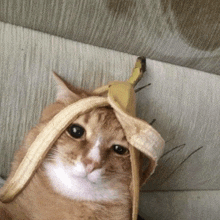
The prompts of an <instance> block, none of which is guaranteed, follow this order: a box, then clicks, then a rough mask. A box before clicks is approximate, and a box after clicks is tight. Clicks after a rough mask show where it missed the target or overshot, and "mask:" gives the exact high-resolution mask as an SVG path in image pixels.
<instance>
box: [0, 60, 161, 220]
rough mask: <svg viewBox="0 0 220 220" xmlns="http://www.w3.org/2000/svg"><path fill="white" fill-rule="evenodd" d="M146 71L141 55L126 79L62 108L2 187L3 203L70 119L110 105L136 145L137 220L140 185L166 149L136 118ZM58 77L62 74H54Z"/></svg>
mask: <svg viewBox="0 0 220 220" xmlns="http://www.w3.org/2000/svg"><path fill="white" fill-rule="evenodd" d="M144 71H145V58H143V57H139V58H138V59H137V61H136V64H135V68H134V69H133V72H132V75H131V77H130V78H129V79H128V80H127V81H125V82H118V81H115V82H111V83H109V84H108V85H106V86H103V87H101V88H98V89H96V90H94V96H91V97H86V98H83V99H81V100H79V101H77V102H75V103H73V104H71V105H69V106H67V107H66V108H64V109H63V110H62V111H60V112H59V113H58V114H57V115H56V116H55V117H54V118H53V119H52V120H51V121H49V122H48V124H47V125H46V127H45V128H44V129H43V130H42V132H41V133H40V134H39V135H38V136H37V138H36V139H35V141H34V142H33V143H32V145H31V147H30V148H29V149H28V151H27V153H26V155H25V157H24V159H23V160H22V162H21V164H20V165H19V167H18V169H17V170H16V172H15V174H14V176H12V177H10V178H9V181H7V182H6V184H5V185H4V186H3V187H2V188H1V190H0V200H1V201H2V202H10V201H12V200H13V198H14V197H15V196H16V195H17V194H18V193H19V192H20V191H21V190H22V189H23V188H24V187H25V186H26V184H27V183H28V181H29V180H30V179H31V177H32V176H33V174H34V172H35V171H36V169H37V168H38V167H39V165H40V164H41V163H42V161H43V159H44V158H45V156H46V154H47V153H48V151H49V150H50V148H51V147H52V145H53V144H54V142H55V141H56V140H57V138H58V137H59V136H60V135H61V133H62V132H63V131H64V130H65V129H66V128H67V127H68V126H69V125H70V123H71V121H73V120H74V119H75V118H77V117H78V116H79V115H81V114H83V113H85V112H88V111H91V110H92V109H93V108H97V107H103V106H109V105H110V106H111V107H112V108H113V109H114V112H115V115H116V117H117V119H118V121H119V122H120V123H121V125H122V127H123V129H124V132H125V135H126V138H127V141H128V142H129V144H130V145H131V146H133V147H132V148H131V152H130V155H131V156H130V157H131V167H132V183H131V190H132V192H133V193H132V195H133V214H132V216H133V217H132V219H133V220H135V219H136V218H137V214H138V201H139V187H140V185H142V184H144V183H145V182H146V180H147V179H148V178H149V176H150V175H151V174H152V173H153V172H154V170H155V168H156V165H157V161H158V159H159V158H160V156H161V155H162V152H163V148H164V140H163V138H162V137H161V136H160V134H159V133H158V132H157V131H156V130H155V129H154V128H153V127H152V126H151V125H149V124H148V123H147V122H145V121H143V120H141V119H138V118H136V117H135V105H136V104H135V90H134V86H135V85H136V84H137V82H138V81H139V80H140V79H141V77H142V75H143V72H144ZM55 77H59V76H57V75H55ZM39 146H40V147H39ZM140 152H142V153H143V154H144V155H145V156H147V157H148V158H149V160H150V164H149V166H148V168H147V170H145V171H143V172H142V171H140V164H139V157H140Z"/></svg>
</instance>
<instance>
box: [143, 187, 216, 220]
mask: <svg viewBox="0 0 220 220" xmlns="http://www.w3.org/2000/svg"><path fill="white" fill-rule="evenodd" d="M140 203H141V205H140V215H141V216H143V218H144V219H146V220H218V219H219V204H220V191H215V190H213V191H187V192H186V191H184V192H180V191H179V192H178V191H172V192H150V193H142V194H141V197H140Z"/></svg>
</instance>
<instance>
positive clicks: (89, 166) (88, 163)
mask: <svg viewBox="0 0 220 220" xmlns="http://www.w3.org/2000/svg"><path fill="white" fill-rule="evenodd" d="M83 163H84V165H85V167H86V172H87V173H91V172H92V171H94V170H95V169H98V168H100V163H98V162H96V161H94V160H92V159H90V158H85V159H84V160H83Z"/></svg>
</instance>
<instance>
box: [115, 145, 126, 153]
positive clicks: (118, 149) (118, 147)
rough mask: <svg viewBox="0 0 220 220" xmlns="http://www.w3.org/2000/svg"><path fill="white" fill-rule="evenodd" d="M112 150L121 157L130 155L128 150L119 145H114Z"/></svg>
mask: <svg viewBox="0 0 220 220" xmlns="http://www.w3.org/2000/svg"><path fill="white" fill-rule="evenodd" d="M112 149H113V151H114V152H115V153H117V154H120V155H124V154H127V153H128V149H127V148H125V147H123V146H121V145H118V144H115V145H112Z"/></svg>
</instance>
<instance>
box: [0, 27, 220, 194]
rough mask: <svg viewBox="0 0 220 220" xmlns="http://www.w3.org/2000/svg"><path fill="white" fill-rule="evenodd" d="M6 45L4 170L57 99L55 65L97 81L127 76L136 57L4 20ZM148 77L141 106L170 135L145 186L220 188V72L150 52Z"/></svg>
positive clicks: (78, 78)
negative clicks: (152, 57) (161, 59)
mask: <svg viewBox="0 0 220 220" xmlns="http://www.w3.org/2000/svg"><path fill="white" fill-rule="evenodd" d="M0 48H1V50H0V66H1V68H0V77H1V81H0V89H1V91H0V94H1V100H0V108H1V111H0V121H1V123H0V128H1V139H0V161H1V163H0V176H2V177H6V176H7V174H8V172H9V167H10V161H11V160H12V156H13V153H14V150H15V149H17V148H18V146H19V145H20V144H21V141H22V139H23V136H24V134H25V133H26V132H27V131H28V130H29V129H30V127H31V126H33V125H35V124H36V123H37V121H38V119H39V116H40V112H41V110H42V109H43V107H44V106H45V105H46V104H48V103H51V102H52V101H53V100H54V92H55V88H54V87H55V86H54V83H53V79H52V77H51V71H52V70H54V71H56V72H58V73H59V74H60V75H61V76H63V77H64V78H66V79H67V80H68V81H69V82H71V83H73V84H74V85H75V86H78V87H83V88H87V89H94V88H96V87H97V86H100V85H103V84H105V83H107V82H108V81H111V80H125V79H127V78H128V77H129V75H130V74H131V70H132V68H133V65H134V63H135V60H136V57H135V56H132V55H129V54H124V53H120V52H115V51H112V50H107V49H103V48H98V47H94V46H90V45H86V44H82V43H77V42H73V41H70V40H65V39H63V38H59V37H54V36H51V35H48V34H43V33H40V32H36V31H32V30H29V29H25V28H21V27H16V26H13V25H9V24H4V23H0ZM148 83H151V86H148V87H147V88H145V89H144V90H142V91H140V92H139V93H138V100H137V113H138V116H139V117H141V118H143V119H145V120H147V121H148V122H152V121H153V119H156V121H155V122H154V124H153V126H154V127H155V128H156V129H157V130H158V131H159V132H160V133H161V135H162V137H163V138H164V139H165V141H166V149H165V155H164V156H163V157H162V158H161V160H160V162H159V166H158V168H157V170H156V173H155V174H154V175H153V177H152V178H151V180H150V181H149V182H148V183H147V185H146V186H145V187H144V188H143V190H144V191H145V190H198V189H200V190H202V189H205V190H207V189H219V183H220V179H219V169H218V164H219V155H220V148H219V142H220V137H219V133H220V130H219V120H220V115H219V109H220V96H219V94H220V76H217V75H213V74H207V73H205V72H200V71H196V70H191V69H188V68H182V67H178V66H173V65H170V64H165V63H161V62H157V61H152V60H147V73H146V75H145V76H144V78H143V79H142V81H141V82H140V84H139V86H142V85H145V84H148ZM178 146H179V147H178ZM201 147H203V148H201ZM198 149H199V150H198ZM197 150H198V151H197ZM169 151H170V153H169ZM193 152H195V153H193Z"/></svg>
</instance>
